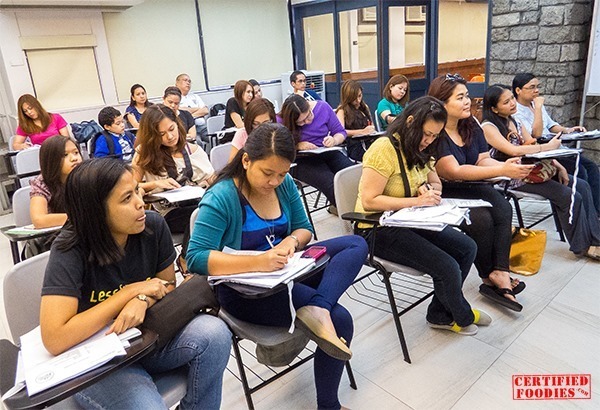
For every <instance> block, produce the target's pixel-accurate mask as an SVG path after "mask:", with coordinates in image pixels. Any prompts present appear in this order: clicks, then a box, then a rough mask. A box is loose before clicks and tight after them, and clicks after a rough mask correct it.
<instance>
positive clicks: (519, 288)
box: [510, 278, 527, 295]
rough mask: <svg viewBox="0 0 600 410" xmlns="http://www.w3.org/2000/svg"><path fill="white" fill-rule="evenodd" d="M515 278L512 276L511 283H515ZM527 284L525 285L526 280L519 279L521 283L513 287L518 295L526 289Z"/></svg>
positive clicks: (513, 290)
mask: <svg viewBox="0 0 600 410" xmlns="http://www.w3.org/2000/svg"><path fill="white" fill-rule="evenodd" d="M515 280H516V279H515V278H510V283H511V285H512V284H513V282H514V281H515ZM526 286H527V285H525V282H523V281H522V280H520V281H519V283H518V284H517V286H515V287H513V288H512V292H513V293H514V294H515V295H518V294H519V293H521V292H523V289H525V287H526Z"/></svg>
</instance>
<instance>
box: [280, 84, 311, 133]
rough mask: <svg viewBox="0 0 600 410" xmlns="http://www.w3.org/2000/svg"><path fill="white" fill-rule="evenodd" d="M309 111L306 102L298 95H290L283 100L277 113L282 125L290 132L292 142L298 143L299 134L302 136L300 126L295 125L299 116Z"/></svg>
mask: <svg viewBox="0 0 600 410" xmlns="http://www.w3.org/2000/svg"><path fill="white" fill-rule="evenodd" d="M309 109H310V105H309V104H308V101H306V99H305V98H304V97H302V96H301V95H298V94H292V95H290V96H289V97H288V98H286V99H285V101H284V102H283V105H282V106H281V111H280V112H279V117H280V118H281V121H282V122H283V125H285V126H286V127H287V129H288V130H290V131H291V133H292V136H293V137H294V141H295V142H296V143H298V142H300V134H302V126H300V125H298V124H296V121H298V118H300V114H302V113H303V112H306V111H308V110H309Z"/></svg>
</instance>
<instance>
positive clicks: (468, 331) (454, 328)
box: [427, 322, 479, 336]
mask: <svg viewBox="0 0 600 410" xmlns="http://www.w3.org/2000/svg"><path fill="white" fill-rule="evenodd" d="M427 324H428V325H429V327H431V328H433V329H442V330H449V331H451V332H454V333H458V334H459V335H463V336H475V335H476V334H477V330H478V329H479V328H478V327H477V325H475V324H473V323H471V324H470V325H469V326H464V327H460V326H459V325H457V324H456V323H455V322H452V324H449V325H437V324H435V323H431V322H427Z"/></svg>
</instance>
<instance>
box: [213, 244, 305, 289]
mask: <svg viewBox="0 0 600 410" xmlns="http://www.w3.org/2000/svg"><path fill="white" fill-rule="evenodd" d="M223 252H225V253H229V254H232V255H260V254H261V253H263V252H258V251H236V250H232V249H229V248H225V249H223ZM301 256H302V252H296V253H295V254H294V256H292V257H291V258H290V260H289V261H288V263H287V264H286V265H285V267H284V268H283V269H280V270H276V271H273V272H246V273H237V274H235V275H224V276H209V277H208V281H209V282H210V283H212V284H213V285H218V284H219V283H223V282H232V283H239V284H242V285H250V286H258V287H261V288H268V289H271V288H274V287H275V286H277V285H279V284H280V283H288V282H289V281H291V280H293V279H294V278H297V277H298V276H300V275H302V274H304V273H306V272H308V271H309V270H311V269H312V268H313V267H314V266H315V260H314V259H312V258H301Z"/></svg>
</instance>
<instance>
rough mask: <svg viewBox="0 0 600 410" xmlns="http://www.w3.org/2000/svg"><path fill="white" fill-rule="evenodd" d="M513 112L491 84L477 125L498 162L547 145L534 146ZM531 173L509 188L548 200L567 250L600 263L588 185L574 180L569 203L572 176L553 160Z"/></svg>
mask: <svg viewBox="0 0 600 410" xmlns="http://www.w3.org/2000/svg"><path fill="white" fill-rule="evenodd" d="M516 111H517V103H516V100H515V97H514V95H513V94H512V91H511V90H510V89H509V88H508V87H504V86H499V85H494V86H491V87H489V88H488V89H487V90H486V92H485V95H484V97H483V119H484V121H483V123H482V124H481V125H482V127H483V131H484V133H485V139H486V140H487V142H488V144H490V146H492V156H494V157H495V158H497V159H499V160H501V161H504V160H507V161H508V159H507V158H510V157H516V156H521V155H525V154H528V153H536V152H542V151H545V150H547V148H545V147H546V146H547V145H549V144H543V145H537V144H535V142H536V141H535V138H532V137H531V135H529V133H528V132H527V130H525V129H524V128H523V127H521V126H520V124H519V123H518V122H517V121H515V119H514V118H513V117H512V115H513V114H514V113H515V112H516ZM534 171H535V172H532V173H531V175H529V176H528V177H527V178H526V179H525V180H513V181H511V184H510V186H511V188H513V189H515V190H518V191H523V192H529V193H533V194H537V195H541V196H543V197H545V198H548V199H549V200H550V201H551V202H552V203H553V204H554V205H555V206H556V209H557V212H558V217H559V219H560V222H561V226H562V229H563V231H564V232H565V236H566V237H567V241H568V242H569V245H570V247H569V250H570V251H571V252H573V253H574V254H576V255H579V256H588V257H590V258H593V259H596V260H600V223H599V221H598V214H597V213H596V209H595V208H594V200H593V198H592V192H591V190H590V185H589V184H588V183H587V182H586V181H584V180H583V179H579V178H578V179H577V184H576V187H575V188H576V193H575V196H574V197H573V204H571V186H572V185H573V176H572V175H569V174H568V173H567V170H566V169H565V168H564V167H563V166H562V165H561V164H560V163H559V162H558V161H557V160H552V159H546V160H542V161H540V162H539V164H538V165H537V166H536V169H534ZM571 209H572V219H571Z"/></svg>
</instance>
